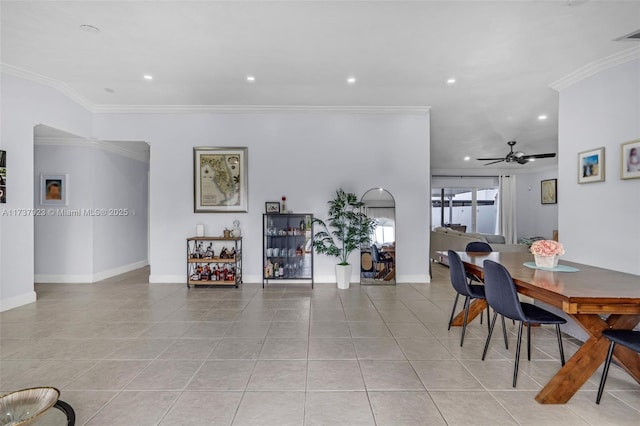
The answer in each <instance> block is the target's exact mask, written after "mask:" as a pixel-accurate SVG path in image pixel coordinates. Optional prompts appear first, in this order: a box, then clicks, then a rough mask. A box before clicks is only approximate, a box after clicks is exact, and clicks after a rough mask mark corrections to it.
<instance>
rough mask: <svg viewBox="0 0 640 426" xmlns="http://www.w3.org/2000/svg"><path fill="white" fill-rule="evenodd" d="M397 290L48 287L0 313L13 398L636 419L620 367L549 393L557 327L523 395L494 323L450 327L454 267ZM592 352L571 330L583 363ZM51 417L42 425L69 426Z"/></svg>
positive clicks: (186, 408) (230, 409)
mask: <svg viewBox="0 0 640 426" xmlns="http://www.w3.org/2000/svg"><path fill="white" fill-rule="evenodd" d="M433 272H434V277H433V280H432V283H431V284H411V285H409V284H401V285H397V286H395V287H391V286H385V287H374V286H359V285H352V287H351V289H349V290H346V291H339V290H337V289H336V288H335V285H323V284H319V285H316V288H315V289H314V290H311V289H309V288H308V286H301V285H295V284H288V285H286V284H283V285H269V286H268V288H267V289H265V290H263V289H262V288H261V286H260V285H257V284H244V285H242V286H241V287H240V288H239V289H230V288H192V289H187V288H186V286H185V285H178V284H148V280H147V279H148V270H147V269H142V270H139V271H134V272H132V273H128V274H124V275H122V276H119V277H115V278H113V279H109V280H106V281H103V282H101V283H97V284H38V285H36V291H37V293H38V301H37V302H36V303H34V304H31V305H28V306H24V307H21V308H18V309H14V310H11V311H8V312H4V313H2V314H0V389H2V391H3V392H8V391H11V390H16V389H22V388H26V387H31V386H45V385H46V386H55V387H57V388H59V389H61V391H62V396H61V398H62V399H63V400H65V401H67V402H69V403H70V404H71V405H72V406H73V407H74V409H75V411H76V414H77V416H78V422H77V424H79V425H82V424H87V425H125V424H126V425H134V424H135V425H147V424H148V425H155V424H160V425H181V426H182V425H230V424H233V425H277V426H281V425H288V424H291V425H316V424H317V425H374V424H377V425H394V426H395V425H426V424H434V425H437V424H448V425H465V426H466V425H500V424H510V425H529V424H531V425H541V424H544V425H607V424H610V425H626V424H629V425H638V424H640V385H638V384H637V383H635V382H634V381H633V380H632V379H631V378H630V377H628V376H627V375H626V373H624V372H623V371H622V370H620V369H619V368H618V367H616V366H614V367H612V369H611V372H610V378H609V381H608V383H607V393H606V394H605V395H604V397H603V400H602V404H601V405H600V406H596V405H595V403H594V401H595V397H596V389H597V384H598V382H599V380H600V372H598V373H597V374H595V375H594V376H593V377H592V378H591V379H590V381H589V382H588V383H587V384H586V385H585V386H584V387H583V390H581V391H580V392H579V393H578V394H577V395H576V396H575V397H574V398H573V399H572V400H571V401H570V402H569V403H568V404H566V405H555V406H546V405H545V406H543V405H540V404H538V403H537V402H535V400H534V396H535V394H536V393H537V391H538V390H539V389H540V388H541V387H542V386H543V385H544V384H545V383H546V381H547V380H548V379H549V378H550V377H551V376H552V375H553V374H554V373H555V371H557V369H558V368H559V361H558V354H557V346H556V342H555V334H554V333H553V329H547V328H536V329H535V330H534V332H533V345H534V348H535V350H534V351H533V359H532V361H530V362H529V361H526V359H525V360H523V361H522V362H521V367H520V375H519V379H518V387H517V389H515V390H514V389H513V388H512V387H511V374H512V368H513V356H514V347H515V334H514V329H515V327H514V326H513V325H512V324H511V323H510V322H508V328H509V336H510V339H511V345H510V349H509V350H505V348H504V346H502V341H501V339H500V337H501V333H500V332H498V333H497V336H496V338H494V341H493V342H492V346H491V350H490V352H489V354H488V356H487V360H486V361H484V362H483V361H481V360H480V356H481V353H482V349H483V344H484V337H485V335H486V325H480V324H479V321H477V320H476V321H474V322H473V323H472V324H470V326H469V330H468V334H467V337H466V339H465V344H464V347H462V348H461V347H460V345H459V337H460V329H459V328H453V329H452V330H451V331H448V330H447V321H448V318H449V313H450V309H451V305H452V303H453V298H454V292H453V290H452V288H451V285H450V282H449V277H448V270H447V269H446V268H443V267H441V266H440V265H434V267H433ZM578 344H579V342H577V341H575V340H574V339H571V338H569V337H567V336H566V338H565V351H566V352H567V355H568V356H571V355H572V354H573V353H574V352H575V350H576V349H577V345H578ZM59 416H60V414H59V412H58V411H57V410H50V411H49V412H48V413H47V415H46V416H45V417H43V419H42V420H41V421H40V422H39V424H40V425H43V424H46V425H49V424H54V423H55V422H54V421H55V420H60V417H59Z"/></svg>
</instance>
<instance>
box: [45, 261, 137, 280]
mask: <svg viewBox="0 0 640 426" xmlns="http://www.w3.org/2000/svg"><path fill="white" fill-rule="evenodd" d="M148 264H149V262H148V261H147V260H141V261H139V262H134V263H130V264H128V265H123V266H118V267H117V268H112V269H107V270H106V271H101V272H96V273H94V274H78V275H69V274H61V275H54V274H36V275H35V276H34V277H33V278H34V281H35V282H37V283H43V284H51V283H63V284H81V283H87V284H91V283H95V282H98V281H102V280H106V279H107V278H111V277H115V276H116V275H120V274H124V273H126V272H131V271H135V270H136V269H140V268H143V267H145V266H147V265H148Z"/></svg>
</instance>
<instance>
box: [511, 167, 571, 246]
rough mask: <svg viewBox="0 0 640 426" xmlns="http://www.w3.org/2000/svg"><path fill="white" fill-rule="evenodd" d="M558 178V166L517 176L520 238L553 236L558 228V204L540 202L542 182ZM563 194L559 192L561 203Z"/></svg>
mask: <svg viewBox="0 0 640 426" xmlns="http://www.w3.org/2000/svg"><path fill="white" fill-rule="evenodd" d="M523 167H524V166H523ZM557 178H558V169H557V168H556V167H550V168H545V169H543V170H540V171H536V172H533V173H531V172H530V173H519V174H518V176H517V178H516V187H517V194H516V205H517V212H518V218H517V226H518V238H521V237H545V238H546V239H551V238H552V237H553V230H554V229H558V204H542V203H541V202H540V198H541V194H540V182H541V181H543V180H547V179H557ZM562 196H563V194H560V193H558V202H560V203H561V202H563V199H562ZM561 236H562V235H561Z"/></svg>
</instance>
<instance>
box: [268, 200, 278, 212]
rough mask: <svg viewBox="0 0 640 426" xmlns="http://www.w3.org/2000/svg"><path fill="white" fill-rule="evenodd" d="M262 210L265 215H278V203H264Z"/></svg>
mask: <svg viewBox="0 0 640 426" xmlns="http://www.w3.org/2000/svg"><path fill="white" fill-rule="evenodd" d="M264 210H265V211H266V212H267V213H280V202H279V201H267V202H266V203H264Z"/></svg>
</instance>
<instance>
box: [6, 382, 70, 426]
mask: <svg viewBox="0 0 640 426" xmlns="http://www.w3.org/2000/svg"><path fill="white" fill-rule="evenodd" d="M59 397H60V391H59V390H58V389H56V388H52V387H41V388H31V389H23V390H19V391H16V392H11V393H8V394H6V395H3V396H2V397H0V426H9V425H11V426H17V425H28V424H30V423H31V422H33V421H34V420H35V419H36V418H37V417H38V416H40V415H41V414H42V413H44V412H45V411H47V410H48V409H49V408H51V407H53V406H54V405H55V404H56V402H57V401H58V398H59Z"/></svg>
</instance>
